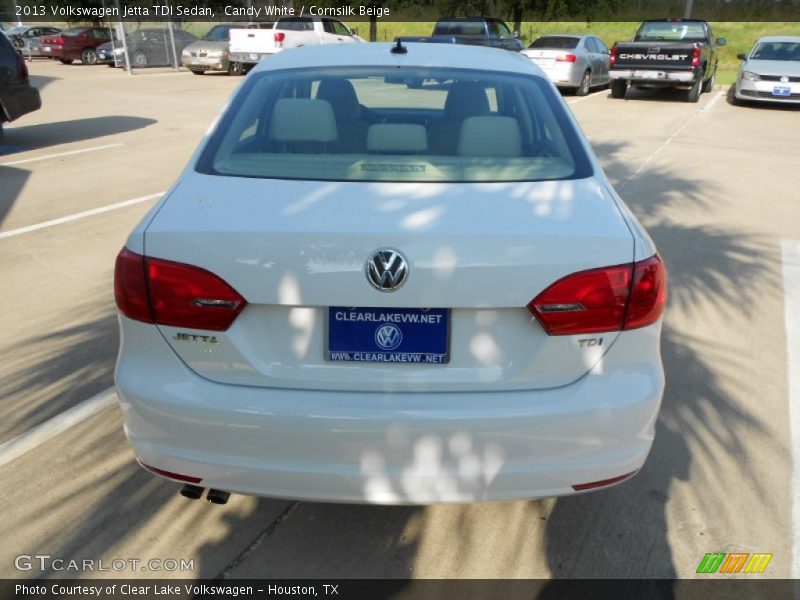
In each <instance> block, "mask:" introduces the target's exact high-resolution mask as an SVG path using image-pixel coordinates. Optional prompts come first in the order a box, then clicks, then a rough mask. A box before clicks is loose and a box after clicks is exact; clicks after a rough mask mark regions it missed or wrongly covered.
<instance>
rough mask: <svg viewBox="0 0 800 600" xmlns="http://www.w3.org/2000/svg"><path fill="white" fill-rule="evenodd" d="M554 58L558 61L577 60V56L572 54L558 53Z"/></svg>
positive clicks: (572, 61)
mask: <svg viewBox="0 0 800 600" xmlns="http://www.w3.org/2000/svg"><path fill="white" fill-rule="evenodd" d="M556 60H557V61H558V62H568V63H574V62H575V61H576V60H578V57H577V56H575V55H574V54H560V55H558V56H556Z"/></svg>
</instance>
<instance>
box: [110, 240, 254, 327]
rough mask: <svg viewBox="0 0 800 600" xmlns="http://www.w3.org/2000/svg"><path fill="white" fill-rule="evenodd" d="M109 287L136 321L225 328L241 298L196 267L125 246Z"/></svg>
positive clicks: (241, 303) (240, 305)
mask: <svg viewBox="0 0 800 600" xmlns="http://www.w3.org/2000/svg"><path fill="white" fill-rule="evenodd" d="M114 291H115V296H116V299H117V306H118V307H119V310H120V311H121V312H122V313H123V314H124V315H125V316H128V317H130V318H132V319H136V320H137V321H144V322H146V323H156V324H158V325H170V326H173V327H188V328H191V329H205V330H210V331H225V330H226V329H228V327H230V326H231V324H232V323H233V322H234V320H235V319H236V317H237V316H239V313H240V312H242V309H244V307H245V306H246V305H247V301H246V300H245V299H244V298H243V297H242V296H241V295H240V294H239V293H238V292H237V291H236V290H234V289H233V288H232V287H231V286H229V285H228V284H227V283H225V282H224V281H223V280H222V279H220V278H219V277H217V276H216V275H214V274H213V273H210V272H208V271H206V270H205V269H201V268H199V267H194V266H191V265H185V264H182V263H177V262H172V261H168V260H162V259H160V258H145V257H143V256H140V255H138V254H135V253H133V252H130V251H129V250H127V249H124V248H123V250H122V252H120V253H119V256H118V257H117V266H116V270H115V274H114Z"/></svg>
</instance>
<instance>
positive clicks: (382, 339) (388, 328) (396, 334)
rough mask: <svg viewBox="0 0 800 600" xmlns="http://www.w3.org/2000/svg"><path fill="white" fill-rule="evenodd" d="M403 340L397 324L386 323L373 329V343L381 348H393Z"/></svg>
mask: <svg viewBox="0 0 800 600" xmlns="http://www.w3.org/2000/svg"><path fill="white" fill-rule="evenodd" d="M402 341H403V332H402V331H400V328H399V327H398V326H397V325H392V324H391V323H387V324H386V325H381V326H380V327H378V329H377V330H376V331H375V343H376V344H378V346H380V347H381V348H382V349H383V350H394V349H395V348H397V347H398V346H399V345H400V342H402Z"/></svg>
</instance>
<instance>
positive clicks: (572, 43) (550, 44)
mask: <svg viewBox="0 0 800 600" xmlns="http://www.w3.org/2000/svg"><path fill="white" fill-rule="evenodd" d="M579 41H580V40H579V39H578V38H574V37H566V36H557V35H549V36H546V37H540V38H539V39H538V40H534V41H533V43H532V44H531V45H530V46H528V47H529V48H552V49H554V50H572V49H574V48H577V47H578V42H579Z"/></svg>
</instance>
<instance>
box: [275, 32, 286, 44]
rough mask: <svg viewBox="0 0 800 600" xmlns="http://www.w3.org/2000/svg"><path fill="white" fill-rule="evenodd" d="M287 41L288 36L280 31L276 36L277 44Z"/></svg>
mask: <svg viewBox="0 0 800 600" xmlns="http://www.w3.org/2000/svg"><path fill="white" fill-rule="evenodd" d="M285 39H286V34H285V33H283V32H282V31H279V32H277V33H276V34H275V42H276V43H278V44H280V43H281V42H282V41H283V40H285Z"/></svg>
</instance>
